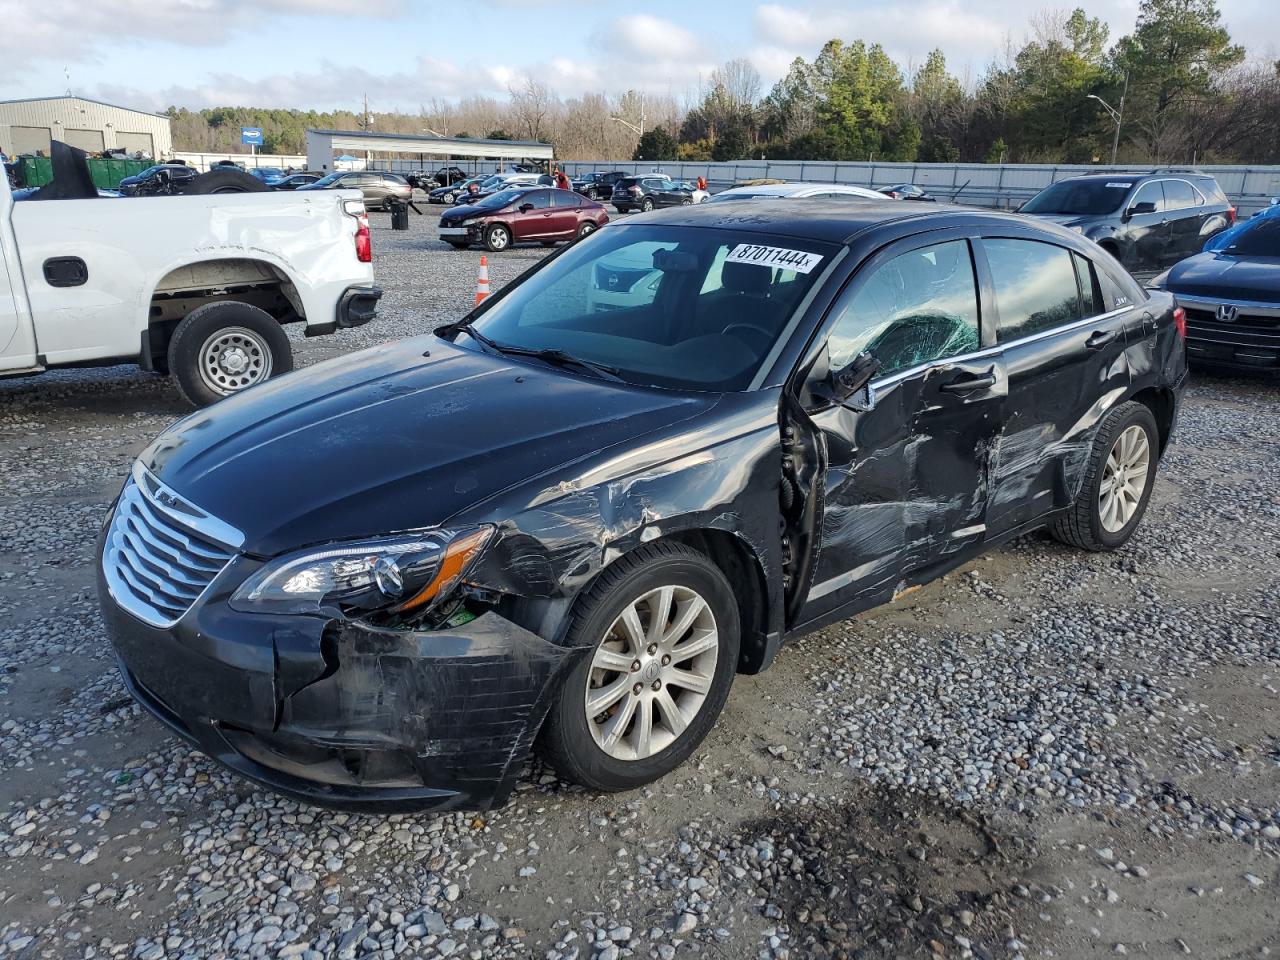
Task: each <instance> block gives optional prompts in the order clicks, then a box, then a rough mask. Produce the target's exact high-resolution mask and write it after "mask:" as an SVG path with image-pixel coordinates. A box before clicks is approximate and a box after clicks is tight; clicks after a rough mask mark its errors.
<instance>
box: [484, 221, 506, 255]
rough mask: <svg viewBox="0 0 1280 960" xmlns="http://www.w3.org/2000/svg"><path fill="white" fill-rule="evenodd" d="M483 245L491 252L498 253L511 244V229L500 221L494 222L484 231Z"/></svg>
mask: <svg viewBox="0 0 1280 960" xmlns="http://www.w3.org/2000/svg"><path fill="white" fill-rule="evenodd" d="M484 245H485V246H486V247H488V248H489V251H490V252H491V253H498V252H500V251H502V250H505V249H507V247H509V246H511V231H510V230H508V229H507V228H506V227H504V226H503V225H502V224H500V223H495V224H494V225H493V226H491V227H490V228H489V229H488V230H486V231H485V232H484Z"/></svg>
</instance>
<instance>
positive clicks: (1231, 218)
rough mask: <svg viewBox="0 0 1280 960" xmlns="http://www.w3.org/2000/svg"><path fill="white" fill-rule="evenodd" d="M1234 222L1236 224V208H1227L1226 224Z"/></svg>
mask: <svg viewBox="0 0 1280 960" xmlns="http://www.w3.org/2000/svg"><path fill="white" fill-rule="evenodd" d="M1235 222H1236V208H1235V207H1227V223H1232V224H1233V223H1235Z"/></svg>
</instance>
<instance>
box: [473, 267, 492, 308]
mask: <svg viewBox="0 0 1280 960" xmlns="http://www.w3.org/2000/svg"><path fill="white" fill-rule="evenodd" d="M487 296H489V258H488V257H486V256H483V255H482V256H481V257H480V275H479V276H478V277H476V306H477V307H478V306H480V304H482V303H483V302H484V298H485V297H487Z"/></svg>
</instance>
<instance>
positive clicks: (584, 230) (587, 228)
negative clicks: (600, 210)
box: [578, 220, 597, 237]
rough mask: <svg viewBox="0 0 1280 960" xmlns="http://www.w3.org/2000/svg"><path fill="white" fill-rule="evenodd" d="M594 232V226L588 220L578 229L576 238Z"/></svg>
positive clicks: (595, 228)
mask: <svg viewBox="0 0 1280 960" xmlns="http://www.w3.org/2000/svg"><path fill="white" fill-rule="evenodd" d="M596 230H597V227H596V225H595V224H594V223H592V222H591V221H590V220H588V221H586V222H585V223H583V224H581V225H580V226H579V227H578V236H579V237H585V236H586V235H587V234H589V233H595V232H596Z"/></svg>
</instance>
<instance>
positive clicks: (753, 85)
mask: <svg viewBox="0 0 1280 960" xmlns="http://www.w3.org/2000/svg"><path fill="white" fill-rule="evenodd" d="M717 86H719V87H723V88H724V90H725V92H726V93H727V94H728V95H729V99H730V101H732V103H733V105H734V107H736V108H738V109H740V110H741V109H750V108H751V107H754V106H755V105H756V104H757V103H758V102H759V100H760V91H761V89H762V87H763V83H762V81H761V79H760V71H759V70H757V69H756V68H755V67H754V66H752V64H751V61H750V60H747V59H746V58H744V57H738V58H737V59H735V60H730V61H729V62H728V63H725V64H723V65H721V66H719V67H717V68H716V69H715V70H713V71H712V72H711V77H710V82H709V84H708V87H709V88H710V89H714V88H715V87H717Z"/></svg>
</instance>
